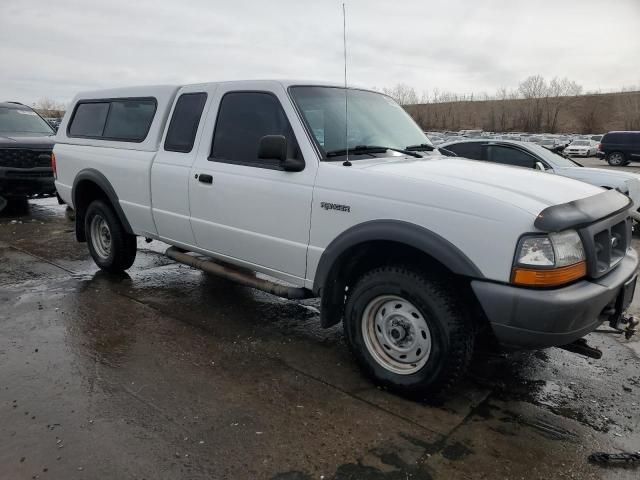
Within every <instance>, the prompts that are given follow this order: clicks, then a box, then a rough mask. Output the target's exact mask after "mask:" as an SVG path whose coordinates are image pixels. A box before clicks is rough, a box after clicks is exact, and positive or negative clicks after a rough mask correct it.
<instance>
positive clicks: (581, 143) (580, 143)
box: [571, 140, 589, 145]
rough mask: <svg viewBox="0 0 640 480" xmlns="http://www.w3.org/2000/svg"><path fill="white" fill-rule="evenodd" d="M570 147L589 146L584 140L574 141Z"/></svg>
mask: <svg viewBox="0 0 640 480" xmlns="http://www.w3.org/2000/svg"><path fill="white" fill-rule="evenodd" d="M571 145H589V142H587V141H586V140H574V141H573V142H571Z"/></svg>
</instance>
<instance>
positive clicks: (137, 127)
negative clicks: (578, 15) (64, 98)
mask: <svg viewBox="0 0 640 480" xmlns="http://www.w3.org/2000/svg"><path fill="white" fill-rule="evenodd" d="M157 107H158V102H157V100H156V99H155V98H153V97H140V98H106V99H95V100H93V99H92V100H81V101H79V102H78V103H77V104H76V106H75V109H74V111H73V115H72V117H71V121H70V122H69V127H68V128H67V135H68V136H69V137H72V138H73V137H77V138H93V139H97V140H112V141H118V142H134V143H140V142H143V141H144V139H145V138H147V135H148V133H149V129H150V128H151V122H153V118H154V116H155V114H156V109H157Z"/></svg>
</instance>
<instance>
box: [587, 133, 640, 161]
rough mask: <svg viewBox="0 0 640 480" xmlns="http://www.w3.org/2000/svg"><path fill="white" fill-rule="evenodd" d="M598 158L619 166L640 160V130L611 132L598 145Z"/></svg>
mask: <svg viewBox="0 0 640 480" xmlns="http://www.w3.org/2000/svg"><path fill="white" fill-rule="evenodd" d="M597 155H598V158H602V159H606V160H607V162H608V163H609V165H611V166H614V167H619V166H621V165H628V164H629V163H630V162H632V161H638V160H640V132H609V133H605V134H604V135H603V136H602V140H601V141H600V144H599V145H598V152H597Z"/></svg>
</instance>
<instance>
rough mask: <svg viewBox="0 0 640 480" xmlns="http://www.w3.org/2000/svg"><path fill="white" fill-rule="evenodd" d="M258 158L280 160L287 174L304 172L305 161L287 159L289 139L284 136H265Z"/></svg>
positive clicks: (262, 139) (259, 148) (261, 142)
mask: <svg viewBox="0 0 640 480" xmlns="http://www.w3.org/2000/svg"><path fill="white" fill-rule="evenodd" d="M258 158H263V159H265V160H278V161H279V162H280V166H281V167H282V168H283V169H284V170H286V171H287V172H300V171H302V170H304V165H305V163H304V160H302V159H299V158H287V139H286V137H285V136H284V135H265V136H264V137H262V138H261V139H260V145H259V146H258Z"/></svg>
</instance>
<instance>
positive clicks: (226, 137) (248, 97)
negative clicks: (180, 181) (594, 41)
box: [189, 83, 318, 285]
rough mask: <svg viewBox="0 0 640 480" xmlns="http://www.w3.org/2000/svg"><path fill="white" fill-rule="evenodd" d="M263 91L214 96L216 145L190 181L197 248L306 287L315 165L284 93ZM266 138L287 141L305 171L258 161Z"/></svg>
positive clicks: (206, 150) (206, 148)
mask: <svg viewBox="0 0 640 480" xmlns="http://www.w3.org/2000/svg"><path fill="white" fill-rule="evenodd" d="M260 86H261V87H262V89H260V90H258V89H255V90H253V89H251V88H249V89H246V90H245V89H243V90H233V89H229V87H227V86H224V84H222V85H221V87H220V89H219V90H218V91H217V92H216V97H217V98H216V99H215V101H214V105H216V106H217V109H216V108H212V109H211V111H210V114H209V117H208V118H207V125H206V126H205V129H206V130H208V131H209V132H211V133H210V135H211V136H210V139H211V140H210V142H202V144H201V148H200V150H199V152H198V156H197V158H196V161H195V163H194V165H193V168H192V170H191V175H190V188H189V192H190V203H191V205H190V210H191V226H192V229H193V232H194V235H195V241H196V244H197V246H198V247H200V248H201V249H204V250H207V251H208V252H211V254H213V255H214V256H218V257H220V258H223V259H228V260H231V261H232V262H233V263H236V264H241V265H245V266H247V267H249V268H251V269H254V270H258V271H262V272H264V273H268V274H270V275H273V276H276V277H279V278H282V279H285V280H287V281H289V282H291V283H294V284H298V285H302V284H304V278H305V274H306V256H307V246H308V244H309V228H310V222H311V200H312V193H313V184H314V178H315V173H316V169H317V162H318V160H317V158H316V156H315V154H314V152H313V150H312V147H311V144H310V142H309V141H308V140H307V137H306V135H305V133H304V130H303V127H302V125H301V124H300V122H299V120H298V118H297V116H296V115H295V113H294V110H293V106H292V105H291V102H290V100H289V98H288V96H287V93H286V91H285V90H284V88H283V87H280V86H279V84H274V88H273V89H270V90H265V89H264V83H262V84H260ZM278 87H279V88H278ZM215 110H217V111H215ZM265 135H284V136H285V137H286V138H287V145H288V155H287V156H288V158H292V157H294V156H296V157H298V158H300V157H301V158H303V159H304V160H305V168H304V170H302V171H300V172H288V171H284V170H283V169H282V167H281V166H280V165H279V163H278V162H277V161H274V160H265V159H259V158H258V155H257V154H258V145H259V142H260V139H261V138H262V137H263V136H265Z"/></svg>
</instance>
